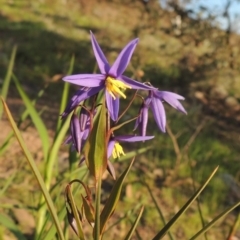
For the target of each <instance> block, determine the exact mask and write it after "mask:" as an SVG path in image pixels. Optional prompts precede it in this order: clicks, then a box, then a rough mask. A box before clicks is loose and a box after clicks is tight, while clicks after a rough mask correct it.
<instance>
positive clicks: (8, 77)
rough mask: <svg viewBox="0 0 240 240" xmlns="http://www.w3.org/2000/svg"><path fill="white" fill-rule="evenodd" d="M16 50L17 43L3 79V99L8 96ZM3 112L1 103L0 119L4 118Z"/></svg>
mask: <svg viewBox="0 0 240 240" xmlns="http://www.w3.org/2000/svg"><path fill="white" fill-rule="evenodd" d="M16 52H17V46H16V45H15V46H14V47H13V50H12V53H11V58H10V62H9V65H8V69H7V74H6V76H5V78H4V80H3V86H2V91H1V97H2V98H3V100H6V98H7V94H8V89H9V85H10V81H11V76H12V71H13V67H14V62H15V57H16ZM2 112H3V106H2V105H0V119H1V118H2Z"/></svg>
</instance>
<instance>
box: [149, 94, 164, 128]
mask: <svg viewBox="0 0 240 240" xmlns="http://www.w3.org/2000/svg"><path fill="white" fill-rule="evenodd" d="M150 107H151V109H152V112H153V117H154V119H155V121H156V123H157V125H158V127H159V129H160V130H161V131H162V132H166V129H165V128H166V113H165V110H164V107H163V104H162V101H161V100H159V99H158V98H154V97H153V98H152V101H151V103H150Z"/></svg>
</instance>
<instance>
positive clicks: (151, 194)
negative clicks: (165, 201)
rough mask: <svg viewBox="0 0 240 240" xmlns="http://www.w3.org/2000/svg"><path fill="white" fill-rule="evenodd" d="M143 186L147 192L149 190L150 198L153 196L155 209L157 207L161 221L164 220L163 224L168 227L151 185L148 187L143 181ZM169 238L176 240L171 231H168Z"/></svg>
mask: <svg viewBox="0 0 240 240" xmlns="http://www.w3.org/2000/svg"><path fill="white" fill-rule="evenodd" d="M143 184H144V185H145V186H146V187H147V190H148V192H149V194H150V196H151V198H152V200H153V203H154V204H155V207H156V209H157V211H158V214H159V216H160V218H161V220H162V222H163V225H164V226H166V221H165V218H164V216H163V213H162V210H161V208H160V207H159V205H158V203H157V200H156V198H155V197H154V195H153V193H152V191H151V189H150V187H149V185H148V184H147V183H146V182H145V181H143ZM168 237H169V239H170V240H174V238H173V236H172V234H171V232H170V231H168Z"/></svg>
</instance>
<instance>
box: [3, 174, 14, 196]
mask: <svg viewBox="0 0 240 240" xmlns="http://www.w3.org/2000/svg"><path fill="white" fill-rule="evenodd" d="M16 173H17V172H14V173H13V174H12V175H11V176H8V178H7V179H6V182H5V184H4V186H3V187H2V189H0V197H1V196H2V195H3V194H4V193H5V191H6V190H7V189H8V187H9V186H10V184H11V183H12V182H13V179H14V178H15V176H16Z"/></svg>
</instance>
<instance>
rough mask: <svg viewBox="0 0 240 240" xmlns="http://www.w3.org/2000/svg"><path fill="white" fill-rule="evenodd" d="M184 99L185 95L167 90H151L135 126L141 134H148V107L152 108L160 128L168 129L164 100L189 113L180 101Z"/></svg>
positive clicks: (163, 130)
mask: <svg viewBox="0 0 240 240" xmlns="http://www.w3.org/2000/svg"><path fill="white" fill-rule="evenodd" d="M179 100H184V97H182V96H180V95H178V94H176V93H172V92H167V91H158V90H151V91H149V94H148V97H147V98H146V99H145V100H144V103H143V104H142V107H141V109H140V113H139V117H138V118H137V121H136V123H135V128H134V130H136V128H138V129H139V131H140V135H142V136H145V135H146V128H147V122H148V109H149V108H151V110H152V112H153V117H154V119H155V121H156V123H157V126H158V128H159V129H160V130H161V131H162V132H165V131H166V113H165V110H164V106H163V102H167V103H168V104H169V105H171V106H172V107H173V108H175V109H177V110H178V111H180V112H182V113H185V114H187V112H186V110H185V109H184V107H183V106H182V104H181V103H180V102H179Z"/></svg>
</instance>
